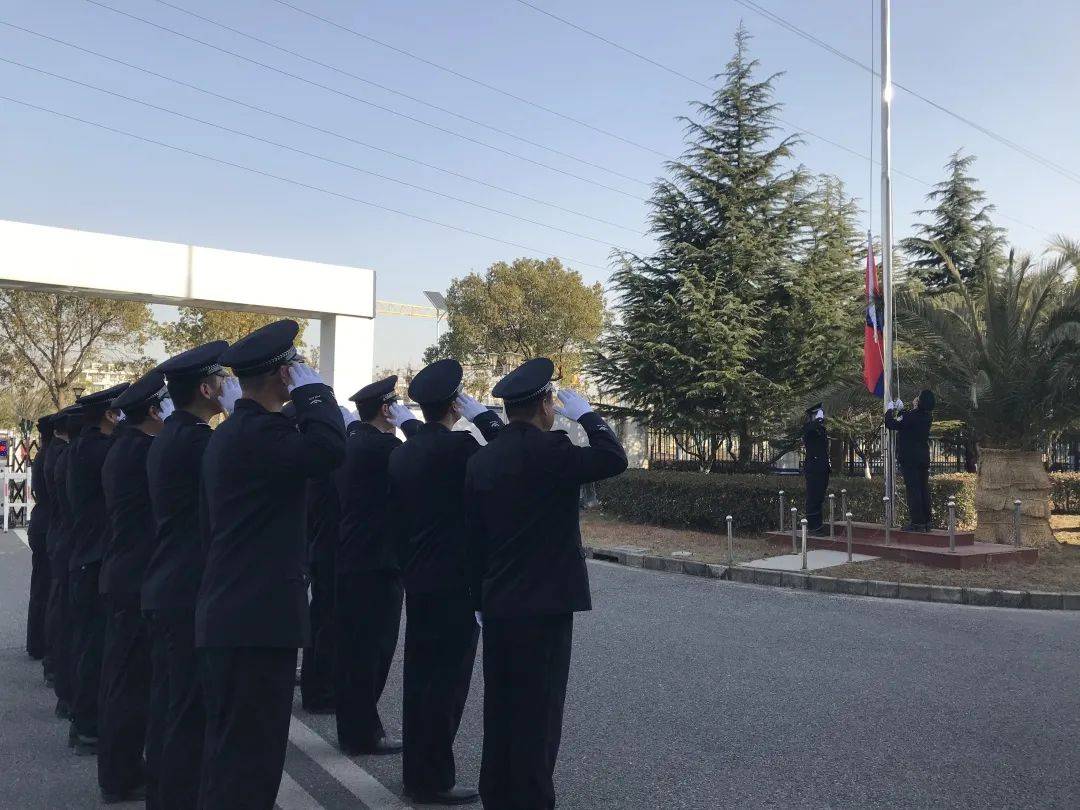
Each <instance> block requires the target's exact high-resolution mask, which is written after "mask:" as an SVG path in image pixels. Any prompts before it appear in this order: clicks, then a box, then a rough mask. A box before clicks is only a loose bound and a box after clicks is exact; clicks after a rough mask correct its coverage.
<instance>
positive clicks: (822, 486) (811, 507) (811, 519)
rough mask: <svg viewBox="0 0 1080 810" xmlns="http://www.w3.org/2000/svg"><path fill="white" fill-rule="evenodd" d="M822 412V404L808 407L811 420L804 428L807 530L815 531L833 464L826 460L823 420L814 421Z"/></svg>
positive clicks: (820, 515)
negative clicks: (820, 411) (817, 414)
mask: <svg viewBox="0 0 1080 810" xmlns="http://www.w3.org/2000/svg"><path fill="white" fill-rule="evenodd" d="M820 409H821V403H818V404H817V405H814V406H813V407H811V408H808V409H807V411H806V415H807V416H809V417H810V418H809V419H808V420H807V421H806V424H805V425H803V435H802V438H803V449H804V451H805V455H804V458H803V476H804V477H805V479H806V510H805V513H804V514H805V516H806V528H807V530H808V531H817V530H820V529H821V527H822V504H823V503H824V502H825V493H826V492H828V490H829V473H830V472H831V471H832V462H831V461H830V460H829V434H828V433H827V432H826V430H825V422H824V420H818V419H816V418H814V415H815V414H816V413H817V412H818V411H819V410H820Z"/></svg>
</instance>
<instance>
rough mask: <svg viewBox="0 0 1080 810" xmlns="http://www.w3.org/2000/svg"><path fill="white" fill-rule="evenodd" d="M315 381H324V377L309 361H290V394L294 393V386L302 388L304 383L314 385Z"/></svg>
mask: <svg viewBox="0 0 1080 810" xmlns="http://www.w3.org/2000/svg"><path fill="white" fill-rule="evenodd" d="M313 383H322V377H320V376H319V372H317V371H316V370H315V369H313V368H312V367H311V366H309V365H308V364H307V363H289V393H290V394H291V393H292V391H293V389H294V388H300V387H301V386H304V385H312V384H313Z"/></svg>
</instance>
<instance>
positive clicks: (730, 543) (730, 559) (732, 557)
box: [727, 515, 735, 565]
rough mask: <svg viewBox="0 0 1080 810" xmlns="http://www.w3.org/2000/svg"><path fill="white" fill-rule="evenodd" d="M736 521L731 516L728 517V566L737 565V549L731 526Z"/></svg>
mask: <svg viewBox="0 0 1080 810" xmlns="http://www.w3.org/2000/svg"><path fill="white" fill-rule="evenodd" d="M734 520H735V518H733V517H732V516H731V515H728V516H727V561H728V565H735V549H734V544H733V541H732V533H731V524H732V522H733V521H734Z"/></svg>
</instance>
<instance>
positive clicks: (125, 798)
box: [101, 785, 146, 804]
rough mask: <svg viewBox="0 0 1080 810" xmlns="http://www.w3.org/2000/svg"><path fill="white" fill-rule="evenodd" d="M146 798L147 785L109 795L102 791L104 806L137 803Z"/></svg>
mask: <svg viewBox="0 0 1080 810" xmlns="http://www.w3.org/2000/svg"><path fill="white" fill-rule="evenodd" d="M145 798H146V785H139V786H137V787H133V788H131V790H126V791H124V792H123V793H107V792H106V791H104V790H103V791H101V802H102V804H120V803H121V802H137V801H139V800H140V799H145Z"/></svg>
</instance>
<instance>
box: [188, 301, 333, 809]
mask: <svg viewBox="0 0 1080 810" xmlns="http://www.w3.org/2000/svg"><path fill="white" fill-rule="evenodd" d="M299 329H300V327H299V325H298V324H297V323H296V321H293V320H281V321H275V322H274V323H271V324H268V325H267V326H264V327H262V328H261V329H258V330H256V331H255V332H252V333H251V334H250V335H247V336H246V337H244V338H241V339H240V340H238V341H237V342H236V343H234V344H233V345H232V346H230V347H229V348H228V349H227V350H226V351H225V352H224V354H222V356H221V363H222V364H223V365H226V366H229V367H231V368H232V370H233V372H234V373H235V374H236V375H237V377H239V379H240V387H241V389H242V392H243V396H242V397H241V399H240V400H238V401H237V403H236V408H235V410H234V411H233V413H232V414H231V415H230V416H229V418H228V419H226V420H225V422H224V423H222V425H221V426H220V427H219V428H218V429H217V430H215V431H214V433H213V435H212V436H211V437H210V443H209V444H208V445H207V448H206V453H205V454H204V456H203V486H204V492H205V496H206V500H207V506H208V516H209V521H210V532H209V542H208V544H207V556H206V567H205V569H204V571H203V577H202V584H201V585H200V587H199V596H198V601H197V603H196V608H195V643H196V646H197V647H198V648H199V663H200V674H201V676H202V683H203V695H204V703H205V707H206V741H205V749H204V751H203V764H202V784H201V787H200V796H199V808H200V810H238V809H239V808H252V810H271V809H272V808H273V807H274V800H275V798H276V796H277V792H278V787H279V785H280V783H281V774H282V771H283V769H284V767H285V749H286V747H287V744H288V739H289V720H290V717H291V715H292V700H293V689H294V687H295V685H296V654H297V650H298V649H299V648H300V647H304V646H306V645H307V644H308V643H309V642H310V637H311V634H310V627H309V618H308V600H307V585H306V582H305V579H304V564H305V551H306V550H305V541H306V537H307V532H306V530H305V525H304V524H305V520H306V509H305V485H306V483H307V480H308V479H309V478H312V477H314V476H317V475H321V474H323V473H325V472H328V471H329V470H332V469H334V468H335V467H337V466H338V465H339V464H340V463H341V461H342V458H343V457H344V455H345V425H344V423H343V421H342V417H341V412H340V411H339V410H338V405H337V401H336V400H335V399H334V391H333V389H331V388H330V387H329V386H328V385H325V384H324V383H323V381H322V379H321V378H320V377H319V374H318V372H316V371H315V370H314V369H312V368H310V367H309V366H307V365H306V364H305V363H304V362H303V360H302V358H299V356H298V354H297V351H296V348H295V346H294V345H293V341H294V340H295V339H296V335H297V333H298V332H299ZM290 395H291V397H292V401H293V402H294V403H295V405H296V422H295V424H294V423H293V422H292V421H291V420H289V419H288V418H286V417H285V416H283V415H282V413H281V407H282V405H283V403H284V402H285V400H287V399H289V397H290Z"/></svg>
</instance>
